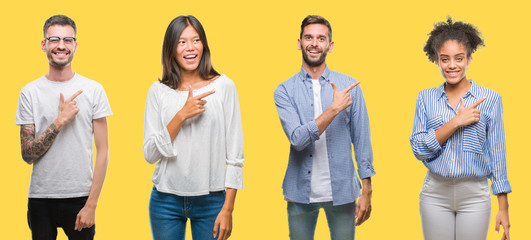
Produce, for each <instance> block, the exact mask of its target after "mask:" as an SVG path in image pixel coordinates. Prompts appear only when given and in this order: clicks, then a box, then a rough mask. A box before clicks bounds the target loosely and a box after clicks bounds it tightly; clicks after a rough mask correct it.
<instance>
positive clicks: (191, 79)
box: [179, 69, 203, 90]
mask: <svg viewBox="0 0 531 240" xmlns="http://www.w3.org/2000/svg"><path fill="white" fill-rule="evenodd" d="M202 80H203V79H202V78H201V76H200V75H199V72H198V71H182V69H181V84H180V87H179V90H183V89H185V90H187V89H188V86H192V88H194V86H195V85H196V84H197V83H198V82H201V81H202Z"/></svg>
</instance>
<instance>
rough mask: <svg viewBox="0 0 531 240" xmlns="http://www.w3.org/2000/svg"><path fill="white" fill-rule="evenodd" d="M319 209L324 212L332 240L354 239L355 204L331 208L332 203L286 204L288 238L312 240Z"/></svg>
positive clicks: (292, 239)
mask: <svg viewBox="0 0 531 240" xmlns="http://www.w3.org/2000/svg"><path fill="white" fill-rule="evenodd" d="M320 208H323V209H324V211H325V214H326V219H327V220H328V228H329V229H330V237H331V239H332V240H353V239H354V232H355V226H356V220H355V218H354V214H355V211H356V203H355V202H353V203H348V204H343V205H338V206H333V205H332V202H322V203H310V204H304V203H296V202H288V222H289V237H290V239H291V240H311V239H313V238H314V233H315V225H316V224H317V217H318V216H319V209H320Z"/></svg>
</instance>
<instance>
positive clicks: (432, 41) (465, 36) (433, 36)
mask: <svg viewBox="0 0 531 240" xmlns="http://www.w3.org/2000/svg"><path fill="white" fill-rule="evenodd" d="M428 36H429V38H428V41H426V45H425V46H424V52H426V56H428V59H429V60H430V61H431V62H434V63H437V61H438V60H439V50H440V49H441V47H442V45H443V44H444V43H445V42H446V41H448V40H455V41H457V42H458V43H460V44H463V46H465V48H466V51H467V57H470V56H472V53H474V52H475V51H476V50H477V49H478V47H479V46H485V42H484V41H483V38H482V37H481V33H480V32H479V30H478V29H477V27H476V26H474V25H472V24H470V23H465V22H461V21H458V22H454V21H453V20H452V17H450V16H448V17H447V19H446V22H438V23H435V24H434V28H433V30H432V31H431V32H430V33H429V34H428Z"/></svg>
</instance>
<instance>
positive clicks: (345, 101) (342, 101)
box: [330, 82, 360, 113]
mask: <svg viewBox="0 0 531 240" xmlns="http://www.w3.org/2000/svg"><path fill="white" fill-rule="evenodd" d="M330 84H331V85H332V89H333V90H334V99H333V100H332V104H331V105H330V107H331V108H332V109H334V110H335V111H336V113H339V112H341V111H343V110H345V109H346V108H347V107H348V106H350V105H351V104H352V98H351V97H350V94H349V93H348V92H349V91H350V90H351V89H352V88H354V87H355V86H358V84H360V82H356V83H353V84H352V85H350V86H348V87H347V88H345V89H343V90H342V91H337V87H336V84H335V83H333V82H331V83H330Z"/></svg>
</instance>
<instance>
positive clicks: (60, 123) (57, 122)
mask: <svg viewBox="0 0 531 240" xmlns="http://www.w3.org/2000/svg"><path fill="white" fill-rule="evenodd" d="M64 125H65V123H64V121H62V120H61V119H60V118H59V117H57V118H56V119H55V120H54V121H53V122H52V126H53V128H54V129H52V130H54V131H59V130H61V128H63V126H64Z"/></svg>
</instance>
